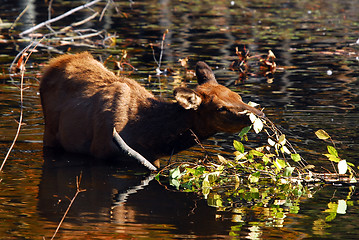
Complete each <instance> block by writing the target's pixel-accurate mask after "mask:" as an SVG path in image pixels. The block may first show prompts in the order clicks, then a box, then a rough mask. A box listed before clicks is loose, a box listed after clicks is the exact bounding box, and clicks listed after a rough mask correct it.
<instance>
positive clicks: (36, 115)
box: [0, 0, 359, 239]
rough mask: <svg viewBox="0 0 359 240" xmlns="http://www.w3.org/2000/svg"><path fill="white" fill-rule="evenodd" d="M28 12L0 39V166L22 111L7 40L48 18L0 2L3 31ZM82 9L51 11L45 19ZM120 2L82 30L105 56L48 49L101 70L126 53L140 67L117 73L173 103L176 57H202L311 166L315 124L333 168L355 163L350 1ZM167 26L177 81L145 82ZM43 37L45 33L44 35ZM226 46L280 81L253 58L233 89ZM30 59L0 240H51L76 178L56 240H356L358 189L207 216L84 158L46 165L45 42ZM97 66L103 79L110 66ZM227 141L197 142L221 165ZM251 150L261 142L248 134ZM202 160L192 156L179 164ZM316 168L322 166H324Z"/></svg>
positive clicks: (141, 176) (357, 27)
mask: <svg viewBox="0 0 359 240" xmlns="http://www.w3.org/2000/svg"><path fill="white" fill-rule="evenodd" d="M28 3H29V4H30V5H29V7H28V10H27V12H26V13H25V14H24V15H23V17H22V18H21V19H20V20H19V22H18V24H17V25H16V27H15V28H14V30H13V31H12V32H11V33H9V31H8V27H6V26H5V25H2V26H3V27H4V28H3V29H1V30H0V31H1V32H0V67H1V75H0V76H1V78H0V114H1V115H0V116H1V120H0V153H1V158H3V156H5V154H6V152H7V149H8V148H9V146H10V144H11V141H12V139H13V137H14V135H15V133H16V128H17V122H16V121H17V120H18V118H19V114H20V102H19V88H18V82H19V79H20V78H19V76H15V75H14V76H13V77H14V81H15V83H14V82H12V81H11V80H10V76H9V71H8V69H9V66H10V64H11V62H12V61H13V59H14V57H15V56H16V55H17V54H18V52H19V51H21V50H22V49H23V48H24V47H25V46H27V45H28V44H29V42H26V41H23V40H20V39H19V38H18V37H17V34H18V33H19V32H21V31H23V30H26V29H28V28H29V27H31V26H33V25H34V24H37V23H40V22H42V21H45V20H46V19H47V5H46V4H44V1H1V5H0V18H1V20H2V21H3V23H12V22H14V21H15V19H16V17H17V16H18V15H19V14H20V12H21V11H22V10H23V9H24V8H25V7H26V6H27V4H28ZM81 4H82V2H81V1H54V3H53V8H54V9H55V11H54V12H53V16H57V15H58V14H60V13H63V12H65V11H67V10H70V9H72V8H75V7H77V6H79V5H81ZM117 5H118V9H119V10H120V12H118V13H117V12H116V11H115V10H114V9H112V8H110V9H109V10H108V12H107V13H106V14H105V16H104V19H103V20H102V21H101V22H98V21H95V20H94V21H91V22H89V23H86V24H85V26H82V28H94V29H97V30H101V29H105V30H107V31H108V33H110V34H114V33H116V38H117V42H116V45H115V46H110V47H107V48H101V47H99V48H90V46H89V44H91V43H87V44H88V45H82V46H74V45H65V44H64V43H58V44H57V45H62V46H57V50H58V51H63V52H67V51H70V52H76V51H81V50H88V51H91V52H92V53H93V54H94V55H96V57H98V58H101V59H102V60H105V59H107V58H108V57H109V56H110V55H113V56H116V55H120V56H121V54H122V50H126V51H127V53H128V61H129V62H130V63H131V64H132V65H133V66H134V67H135V68H136V69H137V71H134V72H131V71H130V68H126V70H127V71H125V72H124V74H131V76H132V77H133V78H135V79H136V80H138V81H139V82H140V83H142V84H143V85H144V86H145V87H146V88H148V89H149V90H151V91H153V92H154V93H155V94H157V95H160V96H161V97H165V98H171V91H172V89H173V88H174V87H175V86H178V85H179V84H180V82H181V81H183V80H186V81H187V82H189V83H190V85H191V84H192V85H195V82H194V80H191V77H190V76H189V75H186V73H185V71H184V68H182V67H181V66H180V64H179V62H178V59H180V58H182V59H183V58H185V57H188V58H189V69H193V65H194V64H195V62H196V61H198V60H205V61H207V62H208V64H209V65H211V66H212V67H213V68H214V70H215V74H216V76H217V79H218V80H219V81H220V82H221V83H222V84H225V85H226V86H228V87H230V88H231V89H233V90H235V91H238V92H239V93H240V94H241V95H242V97H243V98H244V100H245V101H246V102H248V101H254V102H257V103H260V104H261V106H262V107H264V108H265V113H266V115H267V116H268V117H269V118H270V119H271V120H272V121H273V122H275V123H276V124H277V125H278V126H279V127H281V128H282V130H283V132H284V133H285V134H286V135H287V137H288V138H289V139H290V140H291V141H292V143H293V144H294V145H296V148H297V150H298V151H299V152H300V153H301V154H302V155H303V156H305V158H306V159H307V161H308V162H310V163H313V164H318V162H319V161H324V160H325V157H324V156H322V155H321V154H322V153H324V151H325V148H326V147H325V146H326V144H325V143H324V142H320V141H319V140H316V137H315V135H314V131H316V130H317V129H320V128H322V129H325V130H326V131H327V132H328V133H329V134H330V135H331V137H332V138H333V139H335V141H336V145H337V148H338V149H339V154H340V155H341V156H342V157H343V158H345V159H347V160H348V161H350V162H353V163H355V164H359V157H358V154H359V131H358V121H359V111H358V105H359V98H358V94H359V86H358V83H359V81H358V71H359V45H355V44H354V43H355V42H356V41H357V39H358V38H359V15H358V13H357V9H358V6H359V1H319V0H311V1H167V0H162V1H146V2H140V1H138V2H137V1H136V2H132V3H131V2H130V1H121V2H118V3H117ZM104 6H105V3H102V4H98V5H96V7H94V9H95V10H97V11H100V12H101V10H102V9H103V7H104ZM91 14H92V13H89V12H88V11H87V12H86V11H81V12H79V13H78V14H75V15H73V16H71V17H68V18H65V19H63V20H61V21H60V22H59V23H54V24H52V26H53V27H54V29H56V30H58V29H59V26H67V25H69V24H71V23H72V22H76V21H80V20H82V19H84V18H85V17H88V16H89V15H91ZM166 29H169V33H168V34H167V35H166V41H165V49H164V54H163V61H162V66H161V69H162V70H163V69H164V68H168V69H172V70H174V71H175V74H173V75H168V76H161V77H156V76H155V73H156V72H155V68H156V63H155V61H154V59H153V54H152V50H151V47H150V44H153V46H154V50H155V52H156V55H157V59H158V55H159V46H160V41H161V38H162V34H163V33H164V32H165V30H166ZM40 32H42V33H48V30H47V29H46V27H45V28H43V29H41V30H40ZM100 40H101V39H100ZM94 41H99V40H98V39H97V40H96V39H95V40H94ZM236 47H238V48H239V49H243V48H244V47H245V48H246V49H248V50H249V51H250V54H251V55H252V56H255V55H258V54H267V52H268V50H272V51H273V52H274V54H275V55H276V57H277V58H276V63H277V66H278V68H277V71H276V72H275V73H274V74H273V75H271V74H270V75H269V76H264V75H263V74H260V70H259V67H258V65H257V62H256V60H255V59H253V61H251V62H250V67H251V70H250V74H249V75H248V77H247V78H245V79H240V80H239V79H238V77H239V73H238V72H236V71H232V70H230V69H229V66H230V64H231V63H232V62H233V61H234V60H236V59H237V56H236V53H235V48H236ZM37 49H38V51H37V52H34V53H33V55H32V56H31V58H30V60H29V62H28V64H27V65H26V68H27V70H26V74H25V79H24V80H25V82H24V83H25V87H26V90H25V92H24V125H23V126H22V130H21V133H20V136H19V138H18V141H17V143H16V145H15V148H14V150H13V151H12V153H11V155H10V157H9V160H8V162H7V163H6V165H5V168H4V172H3V173H1V176H0V185H1V191H0V199H1V201H0V204H1V207H0V219H1V224H0V236H1V239H42V238H43V237H46V239H48V238H51V236H52V234H53V232H54V231H55V229H56V227H57V224H58V222H59V221H60V219H61V217H62V215H63V214H64V212H65V210H66V208H67V206H68V204H69V202H70V199H71V198H72V197H73V196H74V194H75V192H76V177H78V176H82V178H81V188H83V189H86V191H85V192H82V193H80V194H79V195H78V197H77V198H76V200H75V202H74V204H73V205H72V207H71V210H70V211H69V214H68V217H67V218H66V219H65V222H64V223H63V225H62V227H61V229H60V231H59V233H58V237H59V238H62V239H88V238H94V239H137V238H144V239H152V238H153V239H183V238H187V239H194V238H199V239H207V238H208V239H218V238H245V237H246V238H249V239H260V238H263V239H274V238H286V239H302V238H313V239H318V238H324V239H353V238H356V236H357V235H358V234H359V229H358V227H357V224H356V223H357V222H358V221H359V214H358V212H359V209H358V206H359V205H358V200H359V199H358V194H357V192H356V191H355V188H354V189H349V188H345V187H343V188H338V187H333V186H325V187H322V188H319V189H317V188H316V189H313V192H312V196H311V197H307V198H305V199H298V201H297V204H298V206H299V210H298V212H296V213H294V212H292V211H290V210H289V207H288V206H286V204H280V203H278V204H273V205H272V206H271V207H248V206H236V207H233V208H231V209H219V208H218V209H217V208H214V207H210V206H208V204H207V202H206V200H204V199H201V198H200V197H199V196H195V195H193V194H189V193H178V192H173V191H169V190H167V189H166V188H165V187H164V186H161V185H159V184H158V183H157V181H153V180H152V178H153V176H150V175H148V174H146V173H145V172H143V171H141V170H128V169H119V168H116V167H113V166H112V167H111V166H102V165H86V164H84V163H83V162H86V159H81V158H79V157H77V156H71V155H70V156H68V155H61V156H59V155H55V156H53V155H51V154H50V155H48V154H45V156H44V153H43V151H42V131H43V119H42V113H41V106H40V101H39V95H38V79H39V77H40V74H41V68H42V67H43V65H44V64H45V63H46V62H47V61H48V59H50V58H52V57H54V56H56V55H57V53H56V52H54V51H53V50H51V49H49V48H46V47H42V46H39V47H38V48H37ZM107 63H108V64H107V66H108V67H109V68H111V69H114V64H113V62H111V61H108V62H107ZM149 75H151V76H152V77H151V78H150V77H149ZM234 138H235V136H229V135H225V134H218V135H216V136H215V137H214V138H212V139H210V140H208V141H206V142H205V143H204V144H205V145H206V146H207V147H208V148H209V149H210V151H211V152H213V154H216V152H217V153H218V152H219V151H220V152H221V154H223V155H225V153H230V152H231V151H232V149H231V143H232V140H233V139H234ZM252 141H260V139H258V138H256V136H252ZM212 149H214V150H212ZM200 154H202V153H201V151H200V149H199V148H198V147H195V148H193V149H190V150H189V151H185V152H184V153H180V154H179V155H178V156H177V158H179V159H187V158H195V157H196V156H198V155H200ZM44 158H45V159H46V158H48V159H46V160H47V162H50V163H51V162H52V161H48V160H49V159H50V160H51V159H56V160H57V161H56V162H55V163H54V164H46V165H45V164H43V162H44ZM320 164H321V163H320ZM323 166H325V167H328V168H329V167H330V166H329V165H328V164H327V163H326V162H325V163H324V164H323ZM343 201H344V202H345V205H346V206H347V209H346V212H345V214H344V213H338V214H337V213H336V212H333V211H332V210H331V209H332V208H331V206H333V204H342V203H343ZM330 216H334V217H332V219H329V218H330ZM329 220H331V221H329Z"/></svg>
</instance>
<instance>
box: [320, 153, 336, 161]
mask: <svg viewBox="0 0 359 240" xmlns="http://www.w3.org/2000/svg"><path fill="white" fill-rule="evenodd" d="M323 155H324V156H326V157H327V158H328V159H329V160H330V161H332V162H339V161H340V158H337V157H336V156H334V155H332V154H323Z"/></svg>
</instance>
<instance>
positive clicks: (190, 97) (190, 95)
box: [174, 62, 264, 133]
mask: <svg viewBox="0 0 359 240" xmlns="http://www.w3.org/2000/svg"><path fill="white" fill-rule="evenodd" d="M196 75H197V81H198V86H197V88H196V89H195V90H192V89H189V88H186V87H179V88H176V89H175V91H174V95H175V98H176V100H177V102H178V104H180V105H181V106H182V107H183V108H185V109H188V110H191V109H192V110H194V111H195V115H196V118H195V119H196V121H197V123H195V124H196V125H197V126H200V127H199V128H201V130H205V131H208V132H229V133H235V132H238V131H240V130H241V129H242V128H243V127H245V126H248V125H250V124H251V122H250V120H249V116H248V113H253V114H255V115H257V116H259V117H264V113H263V112H261V111H260V110H258V109H256V108H254V107H252V106H249V105H248V104H246V103H244V102H243V101H242V98H241V96H240V95H239V94H237V93H235V92H233V91H231V90H230V89H229V88H227V87H225V86H223V85H221V84H219V83H218V82H217V80H216V78H215V76H214V74H213V72H212V70H211V68H210V67H209V66H208V65H207V64H206V63H204V62H198V63H197V66H196ZM197 128H198V127H197Z"/></svg>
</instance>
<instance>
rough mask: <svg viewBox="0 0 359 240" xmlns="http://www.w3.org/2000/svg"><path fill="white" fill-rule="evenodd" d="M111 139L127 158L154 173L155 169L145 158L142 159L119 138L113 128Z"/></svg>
mask: <svg viewBox="0 0 359 240" xmlns="http://www.w3.org/2000/svg"><path fill="white" fill-rule="evenodd" d="M113 138H114V140H115V142H116V143H117V144H118V147H119V148H120V149H121V150H122V151H123V152H124V153H126V154H127V155H128V156H129V157H131V158H133V159H136V160H137V161H138V162H139V163H141V164H142V165H143V166H145V167H147V168H148V169H149V170H151V171H156V170H157V168H156V167H155V166H153V165H152V163H150V162H149V161H148V160H147V159H146V158H144V157H143V156H142V155H141V154H140V153H138V152H136V151H135V150H133V149H132V148H131V147H130V146H128V145H127V143H126V142H125V141H124V140H123V139H122V138H121V136H120V135H119V134H118V133H117V131H116V129H115V128H113Z"/></svg>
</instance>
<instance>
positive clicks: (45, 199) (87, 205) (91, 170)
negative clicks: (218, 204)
mask: <svg viewBox="0 0 359 240" xmlns="http://www.w3.org/2000/svg"><path fill="white" fill-rule="evenodd" d="M88 160H89V159H87V158H85V157H81V156H78V155H72V154H63V155H62V156H58V155H57V154H56V157H54V155H52V154H51V153H50V154H49V153H47V154H46V157H45V163H44V165H43V174H42V177H41V182H40V185H39V195H38V199H39V202H38V210H39V212H40V214H41V216H42V217H44V218H46V219H47V220H50V221H53V222H58V221H59V219H60V218H61V216H62V215H63V214H64V212H65V210H66V208H67V206H68V204H69V200H68V199H69V198H72V196H73V194H74V192H75V190H76V189H75V188H76V187H75V183H76V177H78V176H82V177H81V184H80V186H81V188H82V189H86V191H85V192H82V193H80V194H79V195H78V198H77V199H76V200H75V202H74V204H73V205H72V208H71V210H70V212H69V214H68V217H67V218H66V221H65V222H66V224H65V227H64V232H67V231H68V230H69V229H77V228H78V227H79V226H81V225H83V224H88V223H89V224H90V225H92V224H96V226H97V227H99V226H100V225H104V227H105V228H106V225H107V224H108V223H111V226H112V231H114V232H117V233H119V234H122V233H123V234H126V235H129V236H131V235H133V236H134V237H136V236H147V234H150V232H149V231H150V230H149V229H156V228H157V227H156V226H159V225H161V226H162V227H161V228H162V230H160V229H158V233H157V234H160V232H161V231H164V232H170V233H172V234H179V235H187V234H194V235H209V236H210V235H223V234H224V235H227V230H226V229H227V227H225V226H226V225H228V224H230V223H231V221H229V220H226V221H223V222H222V224H219V225H218V224H217V221H216V218H215V213H216V209H215V208H211V207H208V206H207V204H206V202H205V201H204V200H200V199H197V197H196V196H193V194H185V193H178V192H176V191H169V190H167V189H166V188H165V187H164V186H161V185H159V184H158V183H157V181H153V178H154V176H153V175H148V174H146V173H144V174H139V172H136V171H135V172H132V171H121V172H119V171H118V170H117V168H116V167H113V166H107V165H103V164H95V165H89V164H86V161H88ZM131 172H132V173H131ZM222 225H223V226H222ZM134 226H136V227H134ZM107 227H109V226H107ZM66 234H67V233H66ZM66 234H65V235H66ZM152 234H153V233H152Z"/></svg>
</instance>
